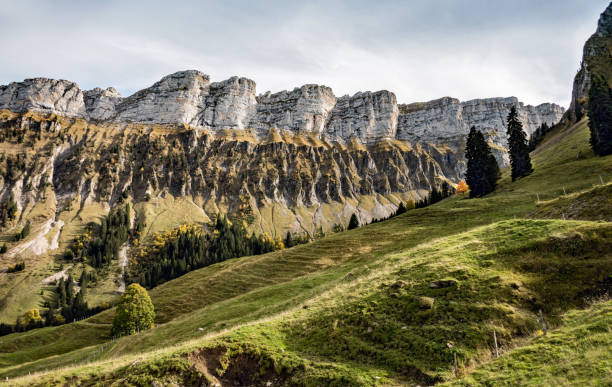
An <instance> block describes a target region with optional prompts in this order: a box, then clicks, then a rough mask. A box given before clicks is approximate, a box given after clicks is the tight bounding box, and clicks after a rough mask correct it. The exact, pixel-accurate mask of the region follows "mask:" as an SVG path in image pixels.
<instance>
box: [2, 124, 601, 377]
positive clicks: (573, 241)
mask: <svg viewBox="0 0 612 387" xmlns="http://www.w3.org/2000/svg"><path fill="white" fill-rule="evenodd" d="M587 137H588V128H586V123H585V121H583V122H581V123H579V124H577V125H575V126H573V127H571V128H567V129H565V130H558V131H557V132H554V133H551V134H550V135H549V136H547V137H546V138H545V140H544V142H543V143H542V145H541V146H540V147H539V148H538V150H537V152H535V153H534V154H533V161H534V166H535V172H534V173H533V174H532V175H531V176H529V177H527V178H524V179H521V180H519V181H517V182H514V183H510V181H509V178H508V176H507V175H504V177H503V179H502V181H501V184H500V187H499V189H498V190H497V191H496V192H495V193H494V194H492V195H489V196H487V197H485V198H481V199H472V200H468V199H466V198H464V197H454V198H451V199H448V200H445V201H443V202H441V203H438V204H436V205H434V206H431V207H428V208H425V209H420V210H413V211H409V212H408V213H406V214H405V215H402V216H400V217H397V218H393V219H392V220H390V221H386V222H382V223H377V224H372V225H369V226H365V227H361V228H359V229H356V230H353V231H350V232H344V233H339V234H334V235H331V236H328V237H326V238H324V239H322V240H320V241H317V242H315V243H311V244H308V245H301V246H297V247H295V248H292V249H289V250H283V251H279V252H274V253H271V254H266V255H262V256H256V257H248V258H241V259H234V260H230V261H226V262H223V263H221V264H218V265H214V266H210V267H207V268H204V269H201V270H197V271H194V272H192V273H189V274H187V275H185V276H183V277H180V278H178V279H176V280H173V281H170V282H168V283H165V284H163V285H162V286H159V287H158V288H155V289H153V290H152V291H151V292H150V294H151V297H152V299H153V302H154V304H155V308H156V311H157V323H158V325H157V326H156V328H155V329H153V330H151V331H147V332H142V333H140V334H138V335H135V336H131V337H126V338H122V339H120V340H117V341H114V342H112V343H109V342H108V338H107V337H105V334H104V332H105V330H106V332H107V330H108V328H109V323H110V321H111V320H112V314H113V311H112V310H111V311H107V312H104V313H102V314H100V315H98V316H95V317H93V318H90V319H89V320H86V321H84V322H80V323H77V324H70V325H67V326H64V327H55V328H45V329H42V330H36V331H32V332H29V334H28V336H22V335H23V334H14V335H10V336H7V337H3V338H0V353H2V354H1V355H0V364H2V365H3V368H1V369H0V376H1V377H5V376H9V377H11V378H13V377H15V376H19V375H24V374H27V373H28V372H37V371H44V370H47V369H54V368H58V367H64V366H66V365H70V364H74V362H75V361H77V363H84V364H80V365H76V366H74V367H70V368H68V369H63V370H60V371H51V372H43V373H42V374H36V375H33V376H32V377H31V378H29V379H28V378H27V377H25V378H21V379H13V380H11V383H15V384H34V382H37V383H39V384H45V383H63V382H66V381H73V382H74V383H77V382H78V383H82V384H88V383H91V384H94V383H101V384H110V381H116V382H117V383H119V381H123V382H125V383H128V382H129V383H131V384H136V385H140V384H147V383H148V384H150V382H151V380H152V379H156V380H163V381H167V382H170V381H173V380H174V381H178V380H183V381H184V380H186V379H185V378H200V379H202V378H210V377H211V376H212V377H213V378H214V377H216V378H221V379H223V378H229V380H234V381H236V380H242V379H240V378H241V377H242V378H251V379H250V380H258V381H262V382H263V381H264V379H262V378H277V379H278V380H279V381H284V382H289V381H295V382H299V383H304V384H315V385H316V384H330V383H337V384H343V385H346V384H363V385H370V384H410V383H429V382H438V381H445V380H452V379H453V378H454V377H455V375H454V370H453V359H454V356H455V354H456V356H457V357H458V362H459V365H460V367H459V368H460V370H461V372H468V371H471V370H472V369H473V368H474V367H476V366H477V365H479V364H480V363H482V362H486V361H488V360H489V359H490V358H491V353H492V352H491V345H492V344H491V335H492V332H493V329H495V331H496V332H497V334H498V338H499V340H500V342H501V343H502V345H503V346H504V347H507V348H512V347H514V346H516V345H518V344H520V343H522V342H524V340H526V339H527V338H529V337H531V336H532V335H533V334H534V332H535V331H536V330H537V329H538V324H537V317H536V313H537V310H538V309H540V308H541V309H543V311H544V313H545V315H546V318H547V319H548V320H549V322H550V324H551V325H552V326H562V324H564V323H565V321H566V317H565V313H566V312H567V311H568V308H577V307H581V306H583V299H584V297H585V296H589V295H591V294H596V293H597V292H598V291H599V290H600V288H601V282H600V281H603V280H604V277H605V275H607V274H606V273H610V272H611V271H612V267H610V265H611V262H612V260H611V259H610V255H609V254H610V253H609V251H611V250H612V249H610V247H611V246H610V241H611V240H612V238H611V235H612V230H611V227H612V226H610V224H609V223H605V222H589V221H569V220H562V219H547V220H540V219H523V218H524V217H527V216H530V215H532V214H533V212H534V210H535V209H536V201H537V197H538V196H539V198H540V200H541V201H544V200H553V199H556V198H558V197H559V196H560V195H562V191H563V187H565V190H566V192H567V193H570V194H572V193H576V192H582V191H585V190H588V189H590V188H592V186H593V185H594V184H597V183H598V182H599V176H600V175H601V176H602V178H603V179H604V181H608V180H609V178H610V177H611V176H612V158H610V157H606V158H599V157H594V156H593V155H592V153H591V152H590V150H589V148H588V140H586V139H587ZM578 153H580V154H581V157H580V158H578V159H577V158H576V155H577V154H578ZM515 217H516V219H515ZM451 279H452V280H455V281H457V284H456V286H451V287H449V288H440V289H435V288H431V287H430V283H431V282H433V281H438V280H451ZM431 300H433V304H431ZM430 306H431V307H430ZM404 327H405V328H404ZM198 328H202V329H203V332H202V331H199V330H198ZM70 329H75V331H74V333H75V335H79V336H80V335H83V336H85V335H88V336H87V337H89V339H88V340H87V342H86V343H84V342H82V341H80V340H79V339H78V338H76V337H75V338H74V340H70V339H69V340H63V345H64V347H62V348H47V345H44V344H42V345H41V344H39V342H40V341H41V338H44V337H46V336H49V335H52V336H53V335H59V334H60V333H59V332H64V331H62V330H70ZM71 337H72V336H71ZM19 340H22V341H19ZM16 342H19V345H18V346H17V345H16V344H15V343H16ZM449 343H450V344H451V345H452V348H449V345H448V344H449ZM5 351H6V352H5ZM11 351H12V352H11ZM25 358H27V359H28V360H29V363H27V364H23V359H25ZM201 358H205V359H208V360H209V362H211V363H215V362H218V363H219V364H220V367H221V368H219V369H220V370H221V371H219V372H217V371H216V368H215V369H209V367H208V366H206V365H203V364H204V363H207V362H202V361H200V360H197V359H201ZM92 359H93V360H95V362H93V363H90V362H89V361H90V360H92ZM135 362H136V363H135ZM215 364H216V363H215ZM253 364H257V366H256V367H255V366H253ZM238 368H241V369H245V370H251V369H252V370H251V371H252V372H250V371H249V372H250V373H249V372H247V373H243V374H240V375H239V374H237V373H236V372H235V370H236V369H238ZM163 370H165V371H163ZM92 374H95V375H92ZM129 375H133V376H134V377H133V378H132V379H130V376H129ZM253 378H255V379H253ZM258 378H259V379H258ZM189 380H191V379H189ZM202 380H203V379H202ZM275 380H276V379H275Z"/></svg>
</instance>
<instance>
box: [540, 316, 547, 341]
mask: <svg viewBox="0 0 612 387" xmlns="http://www.w3.org/2000/svg"><path fill="white" fill-rule="evenodd" d="M539 315H540V324H541V325H542V332H543V333H544V336H546V331H547V330H546V321H544V315H543V314H542V309H540V312H539Z"/></svg>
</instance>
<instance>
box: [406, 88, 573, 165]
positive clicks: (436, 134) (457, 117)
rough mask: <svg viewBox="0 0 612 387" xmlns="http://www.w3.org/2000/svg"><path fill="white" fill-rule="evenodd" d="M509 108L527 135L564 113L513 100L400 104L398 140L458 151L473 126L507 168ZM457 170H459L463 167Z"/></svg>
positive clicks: (552, 108) (559, 109)
mask: <svg viewBox="0 0 612 387" xmlns="http://www.w3.org/2000/svg"><path fill="white" fill-rule="evenodd" d="M512 106H516V107H517V110H518V112H519V117H520V120H521V122H522V123H523V129H524V130H525V132H527V134H528V135H531V134H532V133H533V131H534V130H535V129H536V128H537V127H539V126H540V125H541V124H542V123H544V122H546V123H547V124H549V125H552V124H556V123H557V122H558V121H559V119H560V118H561V116H562V115H563V113H564V109H563V108H562V107H560V106H558V105H555V104H550V103H545V104H541V105H538V106H531V105H524V104H523V103H522V102H519V101H518V99H517V98H515V97H510V98H488V99H475V100H471V101H466V102H460V101H459V100H457V99H454V98H450V97H444V98H440V99H438V100H435V101H430V102H425V103H414V104H410V105H400V114H399V122H398V130H397V138H398V139H400V140H402V141H409V142H413V141H419V142H424V143H432V144H445V145H448V146H450V147H451V148H452V149H454V150H456V151H458V152H461V151H462V149H463V147H464V143H465V138H466V137H467V134H468V132H469V130H470V128H471V127H472V126H475V127H476V128H477V129H479V130H481V131H482V132H483V133H484V134H485V136H487V140H488V141H489V143H490V144H491V145H492V146H493V151H494V154H495V155H496V156H497V158H498V161H499V162H500V164H502V165H507V164H508V156H507V154H506V152H505V148H506V147H507V145H508V141H507V135H506V117H507V116H508V113H509V112H510V108H511V107H512ZM457 168H458V171H462V170H463V165H462V164H461V165H458V166H457Z"/></svg>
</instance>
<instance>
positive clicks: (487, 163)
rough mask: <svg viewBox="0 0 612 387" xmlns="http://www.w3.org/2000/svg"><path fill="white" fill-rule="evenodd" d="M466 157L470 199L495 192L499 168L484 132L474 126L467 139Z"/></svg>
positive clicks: (466, 178) (466, 177)
mask: <svg viewBox="0 0 612 387" xmlns="http://www.w3.org/2000/svg"><path fill="white" fill-rule="evenodd" d="M465 157H466V159H467V171H466V176H465V180H466V182H467V184H468V186H469V187H470V197H471V198H473V197H480V196H484V195H486V194H488V193H490V192H493V190H495V186H496V185H497V180H498V179H499V166H498V165H497V160H495V157H494V156H493V154H492V153H491V148H490V147H489V145H488V144H487V142H486V141H485V138H484V136H483V134H482V132H480V131H479V130H476V128H475V127H474V126H472V128H471V129H470V133H469V135H468V138H467V144H466V150H465Z"/></svg>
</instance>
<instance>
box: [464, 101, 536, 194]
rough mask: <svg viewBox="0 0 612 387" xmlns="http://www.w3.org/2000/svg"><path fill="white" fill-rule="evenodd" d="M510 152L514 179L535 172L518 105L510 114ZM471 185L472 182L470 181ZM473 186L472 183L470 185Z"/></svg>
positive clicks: (508, 120) (513, 107)
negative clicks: (519, 117) (517, 108)
mask: <svg viewBox="0 0 612 387" xmlns="http://www.w3.org/2000/svg"><path fill="white" fill-rule="evenodd" d="M507 122H508V153H509V155H510V166H511V170H512V181H514V180H516V179H518V178H520V177H524V176H527V175H529V174H530V173H531V172H533V167H532V166H531V158H530V157H529V148H528V146H527V134H526V133H525V131H524V130H523V124H522V123H521V121H519V119H518V112H517V111H516V107H515V106H512V108H511V109H510V114H508V119H507ZM468 185H470V183H468ZM470 187H471V185H470Z"/></svg>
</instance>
